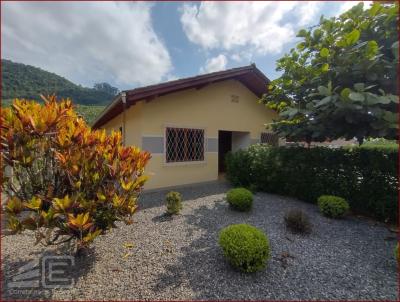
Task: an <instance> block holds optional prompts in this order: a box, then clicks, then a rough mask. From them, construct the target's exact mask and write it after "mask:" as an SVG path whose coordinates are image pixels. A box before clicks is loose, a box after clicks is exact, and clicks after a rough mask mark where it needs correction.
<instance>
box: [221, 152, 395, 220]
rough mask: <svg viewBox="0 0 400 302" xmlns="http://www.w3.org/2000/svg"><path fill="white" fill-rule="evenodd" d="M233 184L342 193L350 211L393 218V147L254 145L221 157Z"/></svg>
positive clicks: (299, 193) (304, 196)
mask: <svg viewBox="0 0 400 302" xmlns="http://www.w3.org/2000/svg"><path fill="white" fill-rule="evenodd" d="M226 167H227V177H228V179H229V180H230V181H231V182H232V184H233V185H234V186H242V187H255V188H256V189H258V190H261V191H265V192H270V193H276V194H281V195H288V196H293V197H296V198H299V199H301V200H304V201H308V202H312V203H316V201H317V199H318V197H319V196H321V195H336V196H340V197H342V198H344V199H346V200H347V201H348V202H349V204H350V208H351V210H352V211H353V212H356V213H359V214H363V215H367V216H371V217H374V218H377V219H379V220H382V221H392V222H395V221H397V211H398V210H397V186H398V182H397V151H396V150H390V149H364V148H354V149H329V148H324V147H317V148H311V149H308V148H302V147H292V148H287V147H268V146H264V145H254V146H251V147H250V148H249V149H248V150H240V151H238V152H235V153H230V154H228V155H227V157H226Z"/></svg>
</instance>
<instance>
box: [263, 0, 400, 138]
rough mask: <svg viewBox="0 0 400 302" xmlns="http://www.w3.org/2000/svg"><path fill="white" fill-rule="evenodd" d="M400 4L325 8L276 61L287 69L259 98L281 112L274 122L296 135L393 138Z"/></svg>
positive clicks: (276, 127) (290, 135) (282, 132)
mask: <svg viewBox="0 0 400 302" xmlns="http://www.w3.org/2000/svg"><path fill="white" fill-rule="evenodd" d="M398 9H399V7H398V4H397V3H396V4H394V3H393V4H380V3H376V2H375V3H374V4H373V5H372V6H371V7H370V8H368V9H364V7H363V4H362V3H360V4H358V5H356V6H354V7H353V8H352V9H350V10H349V11H347V12H345V13H343V14H342V15H341V16H339V17H334V18H330V19H326V18H324V17H323V16H322V17H321V19H320V22H319V24H318V25H317V26H315V27H313V28H310V29H308V30H306V29H302V30H301V31H300V32H299V33H298V35H297V37H299V38H300V39H301V40H300V41H299V43H298V44H297V46H296V48H293V49H291V50H290V53H288V54H285V55H284V56H283V57H282V58H281V59H279V60H278V61H277V71H281V72H282V75H281V76H280V77H279V78H277V79H276V80H274V81H272V82H271V83H270V85H269V87H268V93H267V94H265V95H264V96H263V98H262V101H263V102H264V103H265V104H267V105H268V106H269V107H270V108H273V109H275V110H277V111H278V112H279V115H280V119H279V120H278V121H275V122H274V123H273V124H272V125H271V126H272V128H273V129H274V130H275V131H276V132H277V133H278V134H280V135H281V136H284V137H286V138H288V139H292V140H305V141H307V142H311V141H324V140H327V139H328V140H329V139H336V138H346V139H351V138H354V137H356V138H357V139H358V141H359V142H360V143H362V142H363V140H364V138H366V137H384V138H389V139H394V138H396V135H397V127H398V123H397V108H398V92H397V91H398V90H397V67H398V53H399V43H398V25H397V24H398V23H397V22H398Z"/></svg>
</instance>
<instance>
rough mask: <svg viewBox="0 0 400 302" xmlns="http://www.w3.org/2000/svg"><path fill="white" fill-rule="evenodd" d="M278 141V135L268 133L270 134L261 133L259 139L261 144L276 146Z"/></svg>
mask: <svg viewBox="0 0 400 302" xmlns="http://www.w3.org/2000/svg"><path fill="white" fill-rule="evenodd" d="M278 141H279V138H278V135H276V134H275V133H270V132H263V133H261V139H260V142H261V144H268V145H272V146H278Z"/></svg>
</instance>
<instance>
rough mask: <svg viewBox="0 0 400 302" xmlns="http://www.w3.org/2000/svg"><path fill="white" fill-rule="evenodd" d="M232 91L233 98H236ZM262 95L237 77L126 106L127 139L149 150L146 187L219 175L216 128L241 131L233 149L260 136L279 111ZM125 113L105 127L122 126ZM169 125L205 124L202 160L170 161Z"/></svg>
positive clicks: (128, 142) (193, 126)
mask: <svg viewBox="0 0 400 302" xmlns="http://www.w3.org/2000/svg"><path fill="white" fill-rule="evenodd" d="M232 95H235V96H238V99H237V97H235V100H234V101H232ZM257 100H258V97H257V96H256V95H254V94H253V93H252V92H251V91H250V90H249V89H247V87H245V86H244V85H243V84H241V83H240V82H239V81H236V80H228V81H223V82H218V83H214V84H210V85H207V86H205V87H203V88H201V89H188V90H184V91H181V92H176V93H171V94H167V95H165V96H161V97H157V98H155V99H153V100H151V101H149V102H146V101H140V102H138V103H136V104H135V105H134V106H131V107H130V108H129V109H128V110H127V112H126V136H127V137H126V144H127V145H136V146H138V147H140V148H142V149H144V150H147V151H150V152H151V154H152V158H151V160H150V161H149V163H148V165H147V168H146V171H147V174H148V175H149V176H150V180H149V181H148V182H147V183H146V185H145V189H155V188H162V187H170V186H176V185H184V184H191V183H198V182H206V181H212V180H216V179H218V131H219V130H226V131H239V132H241V133H234V134H233V137H232V146H233V148H234V149H239V148H245V147H247V146H248V145H250V144H254V143H257V142H259V140H260V135H261V132H264V131H265V126H264V124H265V123H269V122H271V121H272V119H274V118H276V113H275V112H273V111H272V110H269V109H267V108H266V107H265V106H264V105H261V104H259V103H258V102H257ZM121 125H122V115H119V116H117V117H115V118H114V119H112V120H110V121H109V122H108V123H106V124H105V125H104V126H103V127H102V128H106V129H108V130H110V129H118V128H119V127H120V126H121ZM167 126H176V127H186V128H202V129H204V130H205V156H204V161H203V162H187V163H166V162H165V153H164V149H165V145H164V144H165V142H164V137H165V128H166V127H167Z"/></svg>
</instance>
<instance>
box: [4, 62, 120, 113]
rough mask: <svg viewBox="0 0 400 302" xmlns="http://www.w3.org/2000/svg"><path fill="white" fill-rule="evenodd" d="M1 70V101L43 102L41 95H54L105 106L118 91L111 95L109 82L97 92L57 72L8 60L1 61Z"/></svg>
mask: <svg viewBox="0 0 400 302" xmlns="http://www.w3.org/2000/svg"><path fill="white" fill-rule="evenodd" d="M1 69H2V70H1V71H2V83H1V89H2V100H8V99H13V98H28V99H35V100H40V96H39V95H40V94H43V95H46V94H53V93H55V94H56V95H57V96H58V97H69V98H71V99H72V100H73V102H74V103H75V104H81V105H106V104H108V103H110V102H111V100H112V99H113V98H114V95H115V91H118V90H117V89H116V88H114V89H115V91H113V92H114V94H112V93H111V92H110V91H106V90H103V89H104V85H106V86H107V85H108V84H107V83H101V84H97V86H96V87H98V89H94V88H87V87H82V86H80V85H76V84H74V83H72V82H71V81H69V80H67V79H65V78H63V77H61V76H59V75H57V74H55V73H51V72H48V71H45V70H43V69H40V68H37V67H34V66H30V65H25V64H21V63H15V62H12V61H10V60H5V59H2V60H1ZM107 87H111V86H110V85H108V86H107ZM112 88H113V87H112Z"/></svg>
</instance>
